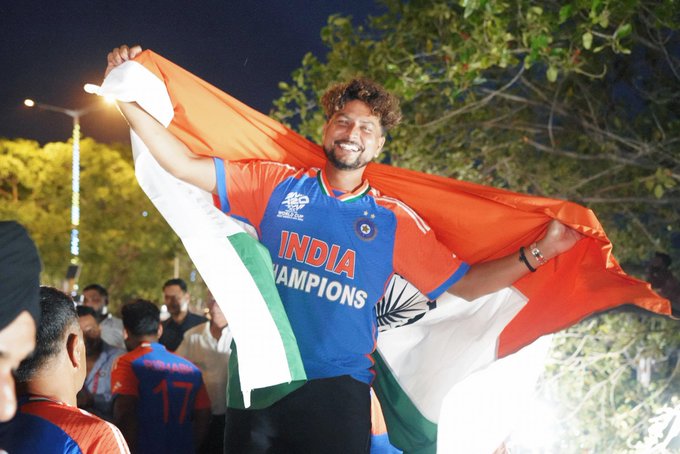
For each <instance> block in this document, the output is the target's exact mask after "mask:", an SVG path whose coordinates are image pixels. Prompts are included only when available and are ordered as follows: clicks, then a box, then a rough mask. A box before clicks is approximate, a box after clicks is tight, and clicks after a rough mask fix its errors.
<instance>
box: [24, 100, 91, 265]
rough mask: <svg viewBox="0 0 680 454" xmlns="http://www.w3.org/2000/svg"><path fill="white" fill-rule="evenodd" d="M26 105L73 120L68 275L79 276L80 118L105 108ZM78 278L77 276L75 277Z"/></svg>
mask: <svg viewBox="0 0 680 454" xmlns="http://www.w3.org/2000/svg"><path fill="white" fill-rule="evenodd" d="M24 105H26V106H27V107H37V108H39V109H42V110H49V111H52V112H58V113H61V114H64V115H68V116H69V117H71V118H72V119H73V133H72V139H73V154H72V163H71V239H70V243H69V244H70V253H71V260H70V264H71V265H72V267H70V268H69V272H68V273H67V274H68V275H70V274H77V271H73V272H72V271H71V270H77V269H78V268H77V267H78V266H79V265H80V258H79V255H80V237H79V228H80V118H81V117H83V116H85V115H87V114H89V113H91V112H95V111H97V110H100V109H103V108H104V106H98V105H94V106H90V107H86V108H83V109H66V108H63V107H58V106H52V105H50V104H43V103H38V102H35V101H33V100H32V99H26V100H25V101H24ZM73 277H74V278H75V277H76V276H75V275H74V276H73Z"/></svg>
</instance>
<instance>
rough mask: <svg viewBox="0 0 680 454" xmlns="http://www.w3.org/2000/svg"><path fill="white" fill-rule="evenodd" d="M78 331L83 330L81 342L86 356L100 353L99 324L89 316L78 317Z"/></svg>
mask: <svg viewBox="0 0 680 454" xmlns="http://www.w3.org/2000/svg"><path fill="white" fill-rule="evenodd" d="M78 323H79V324H80V329H81V330H83V341H84V342H85V349H86V350H87V354H88V355H96V354H98V353H99V352H101V347H102V337H101V329H100V328H99V323H97V320H95V318H94V317H93V316H91V315H82V316H80V317H78Z"/></svg>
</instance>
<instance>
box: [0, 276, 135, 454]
mask: <svg viewBox="0 0 680 454" xmlns="http://www.w3.org/2000/svg"><path fill="white" fill-rule="evenodd" d="M40 310H41V313H40V323H39V325H38V332H37V338H36V349H35V351H34V352H33V354H32V355H31V356H30V357H28V358H27V359H25V360H24V361H22V362H21V364H20V365H19V367H18V368H17V370H16V372H15V376H16V380H17V388H18V389H19V394H20V395H21V408H20V411H19V414H18V415H17V417H16V418H14V419H13V420H12V421H10V422H9V423H6V424H4V425H3V426H2V427H1V428H0V440H2V448H3V449H6V450H7V451H8V452H11V453H12V454H22V453H36V452H40V453H52V452H55V453H56V452H83V453H93V454H94V453H100V452H107V453H109V452H111V453H115V452H122V453H127V452H129V450H128V447H127V445H126V443H125V441H124V439H123V436H122V434H121V433H120V431H119V430H118V429H117V428H116V427H115V426H113V425H111V424H109V423H107V422H105V421H103V420H101V419H99V418H98V417H96V416H94V415H92V414H89V413H87V412H85V411H83V410H79V409H78V408H77V407H76V393H77V392H78V390H80V389H81V388H82V386H83V382H84V381H85V374H86V367H87V364H86V363H87V362H86V356H85V343H84V340H83V333H82V330H81V328H80V325H79V323H78V315H77V313H76V310H75V306H74V304H73V301H72V300H71V298H70V297H68V296H67V295H65V294H64V293H62V292H60V291H59V290H57V289H54V288H50V287H41V288H40Z"/></svg>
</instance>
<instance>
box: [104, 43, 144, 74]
mask: <svg viewBox="0 0 680 454" xmlns="http://www.w3.org/2000/svg"><path fill="white" fill-rule="evenodd" d="M141 53H142V47H141V46H132V47H128V46H126V45H125V44H123V45H122V46H120V47H116V48H115V49H113V50H112V51H111V52H109V54H108V55H107V56H106V62H107V63H108V65H107V66H106V71H105V72H104V77H106V76H108V75H109V73H110V72H111V70H112V69H113V68H115V67H116V66H118V65H121V64H123V63H125V62H126V61H128V60H132V59H133V58H135V57H136V56H137V55H139V54H141Z"/></svg>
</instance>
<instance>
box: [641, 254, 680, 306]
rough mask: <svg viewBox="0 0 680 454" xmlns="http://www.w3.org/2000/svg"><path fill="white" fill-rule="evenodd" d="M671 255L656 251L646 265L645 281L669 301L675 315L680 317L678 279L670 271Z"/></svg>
mask: <svg viewBox="0 0 680 454" xmlns="http://www.w3.org/2000/svg"><path fill="white" fill-rule="evenodd" d="M671 263H672V259H671V256H670V255H668V254H664V253H663V252H656V253H655V254H654V257H652V260H651V261H650V262H649V266H648V267H647V281H648V282H649V283H650V284H652V288H653V289H654V290H655V291H656V292H657V293H659V295H661V296H663V297H664V298H668V299H669V300H670V302H671V309H672V311H673V315H674V316H675V317H680V280H678V278H676V277H675V276H673V272H672V271H671Z"/></svg>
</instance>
